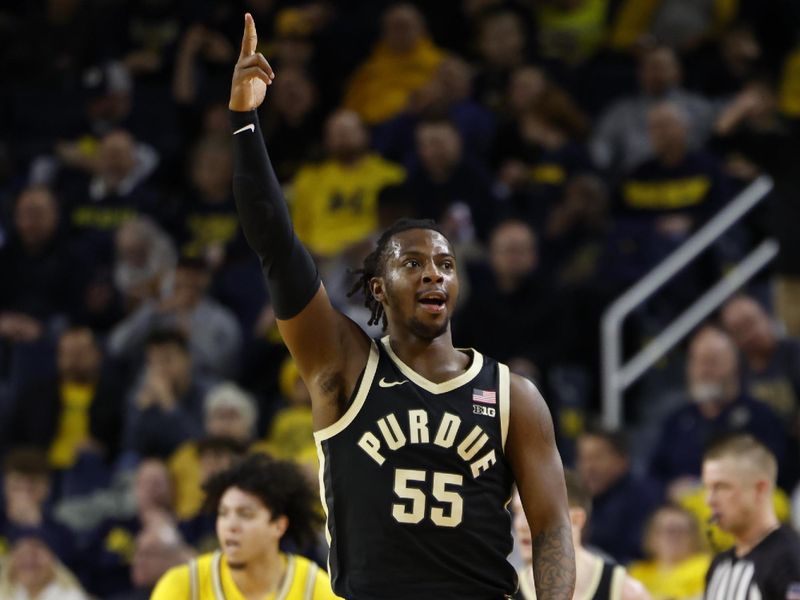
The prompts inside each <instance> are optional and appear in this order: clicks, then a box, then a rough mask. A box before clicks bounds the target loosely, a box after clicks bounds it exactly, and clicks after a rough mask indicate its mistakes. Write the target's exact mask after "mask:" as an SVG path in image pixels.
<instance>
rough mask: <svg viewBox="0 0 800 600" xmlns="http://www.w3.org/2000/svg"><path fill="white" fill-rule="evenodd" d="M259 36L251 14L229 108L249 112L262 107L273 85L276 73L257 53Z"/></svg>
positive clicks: (246, 20)
mask: <svg viewBox="0 0 800 600" xmlns="http://www.w3.org/2000/svg"><path fill="white" fill-rule="evenodd" d="M257 44H258V34H257V33H256V23H255V21H253V17H252V15H251V14H250V13H247V14H245V16H244V35H243V36H242V49H241V52H239V60H238V61H236V67H235V68H234V70H233V81H232V82H231V99H230V101H229V102H228V108H230V109H231V110H235V111H239V112H247V111H250V110H254V109H256V108H258V107H259V106H261V103H262V102H263V101H264V96H266V94H267V86H268V85H270V84H271V83H272V80H273V79H274V78H275V73H274V72H273V71H272V67H270V66H269V63H268V62H267V59H266V58H264V55H263V54H261V53H260V52H259V53H256V45H257Z"/></svg>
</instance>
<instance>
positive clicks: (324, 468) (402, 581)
mask: <svg viewBox="0 0 800 600" xmlns="http://www.w3.org/2000/svg"><path fill="white" fill-rule="evenodd" d="M466 352H467V353H468V354H469V355H470V356H471V359H472V360H471V363H470V366H469V367H468V368H467V370H466V371H465V372H464V373H462V374H461V375H459V376H457V377H455V378H454V379H451V380H449V381H446V382H443V383H434V382H431V381H429V380H427V379H425V378H424V377H422V376H420V375H419V374H418V373H416V372H415V371H413V370H412V369H411V368H410V367H409V366H408V365H406V364H404V363H403V362H402V361H401V360H400V359H399V358H398V357H397V356H396V355H395V354H394V352H393V351H392V348H391V345H390V343H389V338H388V337H386V338H384V339H383V340H381V341H380V343H375V342H374V343H373V345H372V348H371V351H370V356H369V360H368V362H367V366H366V368H365V370H364V374H363V375H362V378H361V381H360V383H359V385H358V386H357V389H356V391H355V393H354V396H353V400H352V403H351V404H350V407H349V408H348V409H347V411H346V412H345V414H344V415H343V416H342V418H341V419H340V420H339V421H337V422H336V423H334V424H333V425H331V426H330V427H327V428H325V429H323V430H321V431H318V432H317V433H316V434H315V438H316V441H317V448H318V452H319V457H320V487H321V492H322V497H323V499H324V505H325V510H326V514H327V519H328V520H327V534H328V539H329V542H330V544H331V550H330V555H329V568H330V572H331V579H332V583H333V586H334V590H335V591H336V593H337V594H338V595H340V596H343V597H346V598H353V599H355V600H360V599H362V598H375V597H380V598H387V599H388V598H398V599H399V598H419V599H424V598H442V599H447V598H453V599H455V598H459V599H476V600H478V599H485V600H490V599H491V600H498V599H500V598H503V597H504V596H506V595H510V594H513V593H514V591H515V590H516V587H517V582H516V573H515V571H514V569H513V567H511V565H509V563H508V561H507V556H508V554H509V553H510V552H511V548H512V540H511V533H510V531H511V527H510V514H509V512H508V509H507V506H508V502H509V499H510V490H511V484H512V481H513V477H512V474H511V468H510V466H509V464H508V461H507V459H506V457H505V454H504V446H505V440H506V435H507V432H508V415H509V400H510V398H509V394H510V390H509V372H508V368H507V367H506V366H505V365H502V364H498V363H497V362H495V361H494V360H492V359H489V358H486V357H484V356H482V355H481V354H480V353H478V352H476V351H475V350H469V351H466ZM393 382H403V383H402V384H401V385H399V384H398V385H387V384H391V383H393ZM476 409H477V410H476ZM345 540H346V543H343V542H344V541H345ZM387 581H391V582H392V584H391V589H388V588H387V585H386V582H387Z"/></svg>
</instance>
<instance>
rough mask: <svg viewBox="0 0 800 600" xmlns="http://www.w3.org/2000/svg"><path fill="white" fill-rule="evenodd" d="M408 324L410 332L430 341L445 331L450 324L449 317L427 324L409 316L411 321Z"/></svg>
mask: <svg viewBox="0 0 800 600" xmlns="http://www.w3.org/2000/svg"><path fill="white" fill-rule="evenodd" d="M408 325H409V329H410V330H411V333H413V334H414V335H415V336H417V337H418V338H420V339H423V340H426V341H428V342H431V341H433V340H435V339H436V338H438V337H439V336H440V335H443V334H444V333H445V332H446V331H447V328H448V327H449V326H450V319H449V318H448V319H445V320H444V321H442V322H441V323H434V324H427V323H423V322H422V321H420V320H419V319H417V318H416V317H411V321H410V322H409V324H408Z"/></svg>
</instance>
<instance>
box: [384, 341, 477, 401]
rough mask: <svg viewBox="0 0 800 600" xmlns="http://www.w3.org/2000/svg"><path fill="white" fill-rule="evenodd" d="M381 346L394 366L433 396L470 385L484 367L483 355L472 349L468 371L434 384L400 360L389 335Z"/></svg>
mask: <svg viewBox="0 0 800 600" xmlns="http://www.w3.org/2000/svg"><path fill="white" fill-rule="evenodd" d="M381 344H383V347H384V348H385V349H386V353H387V354H388V355H389V358H391V359H392V362H394V364H395V365H397V368H398V369H400V372H401V373H402V374H403V375H405V376H406V377H408V378H409V380H411V381H412V382H414V383H415V384H416V385H418V386H419V387H421V388H422V389H423V390H425V391H428V392H430V393H431V394H445V393H447V392H452V391H453V390H455V389H458V388H460V387H461V386H462V385H464V384H466V383H469V382H470V381H471V380H472V379H474V378H475V376H476V375H477V374H478V373H480V370H481V368H482V367H483V355H482V354H481V353H480V352H478V351H477V350H475V349H470V352H472V364H471V365H470V366H469V368H468V369H467V370H466V371H464V372H463V373H461V375H457V376H456V377H454V378H453V379H449V380H448V381H443V382H442V383H434V382H433V381H431V380H429V379H426V378H425V377H423V376H422V375H420V374H419V373H417V372H416V371H415V370H414V369H412V368H411V367H409V366H408V365H407V364H406V363H404V362H403V361H402V360H400V357H398V356H397V354H395V353H394V350H392V345H391V344H390V343H389V336H388V335H387V336H384V337H383V338H381Z"/></svg>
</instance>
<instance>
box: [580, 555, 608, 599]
mask: <svg viewBox="0 0 800 600" xmlns="http://www.w3.org/2000/svg"><path fill="white" fill-rule="evenodd" d="M602 578H603V559H602V558H600V557H599V556H595V557H594V572H593V573H592V583H591V584H590V585H589V587H587V588H586V593H585V594H584V595H583V598H580V599H579V600H592V598H594V595H595V594H596V593H597V588H598V587H600V580H601V579H602Z"/></svg>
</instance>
